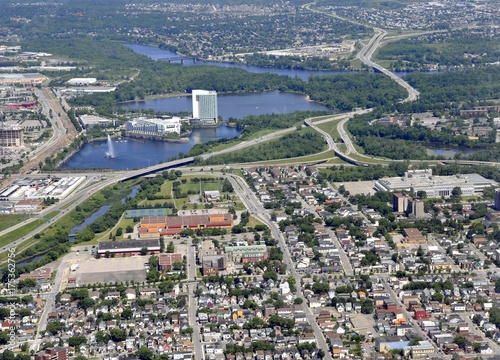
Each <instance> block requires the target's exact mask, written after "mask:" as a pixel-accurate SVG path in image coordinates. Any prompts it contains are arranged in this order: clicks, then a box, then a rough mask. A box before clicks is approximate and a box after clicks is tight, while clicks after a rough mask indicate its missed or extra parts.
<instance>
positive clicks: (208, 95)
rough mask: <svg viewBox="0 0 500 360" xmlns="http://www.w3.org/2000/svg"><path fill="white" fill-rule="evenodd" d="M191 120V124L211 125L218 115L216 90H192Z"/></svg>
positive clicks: (215, 121) (214, 122)
mask: <svg viewBox="0 0 500 360" xmlns="http://www.w3.org/2000/svg"><path fill="white" fill-rule="evenodd" d="M191 94H192V102H193V120H192V121H191V124H192V125H212V124H216V123H217V118H218V117H219V113H218V105H217V92H215V91H209V90H193V91H192V93H191Z"/></svg>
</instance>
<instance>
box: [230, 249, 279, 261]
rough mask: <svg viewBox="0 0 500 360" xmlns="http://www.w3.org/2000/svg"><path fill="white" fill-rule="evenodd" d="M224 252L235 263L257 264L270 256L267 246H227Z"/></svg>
mask: <svg viewBox="0 0 500 360" xmlns="http://www.w3.org/2000/svg"><path fill="white" fill-rule="evenodd" d="M224 251H225V252H226V254H227V256H228V257H229V258H230V259H231V260H233V261H234V262H235V263H255V262H257V261H263V260H267V258H268V256H269V255H268V254H267V246H266V245H245V246H225V247H224Z"/></svg>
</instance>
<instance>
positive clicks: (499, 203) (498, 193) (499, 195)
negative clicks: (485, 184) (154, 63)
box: [495, 189, 500, 210]
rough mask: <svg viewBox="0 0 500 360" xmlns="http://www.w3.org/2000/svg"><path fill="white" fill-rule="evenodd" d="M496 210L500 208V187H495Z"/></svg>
mask: <svg viewBox="0 0 500 360" xmlns="http://www.w3.org/2000/svg"><path fill="white" fill-rule="evenodd" d="M495 210H500V189H495Z"/></svg>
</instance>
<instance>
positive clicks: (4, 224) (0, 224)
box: [0, 214, 30, 231]
mask: <svg viewBox="0 0 500 360" xmlns="http://www.w3.org/2000/svg"><path fill="white" fill-rule="evenodd" d="M29 217H30V215H29V214H2V215H0V231H3V230H5V229H8V228H10V227H11V226H14V225H16V224H19V223H20V222H23V221H24V220H26V219H28V218H29Z"/></svg>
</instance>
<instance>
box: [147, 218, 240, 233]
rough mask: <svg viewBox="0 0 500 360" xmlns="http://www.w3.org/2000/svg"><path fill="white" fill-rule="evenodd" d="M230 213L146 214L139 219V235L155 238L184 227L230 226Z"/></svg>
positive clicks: (231, 222)
mask: <svg viewBox="0 0 500 360" xmlns="http://www.w3.org/2000/svg"><path fill="white" fill-rule="evenodd" d="M231 226H233V218H232V215H231V214H205V215H187V216H146V217H144V218H143V219H142V221H141V226H140V229H139V237H140V238H142V239H144V238H146V239H155V238H159V237H160V236H169V235H179V234H180V233H181V232H182V230H186V229H206V228H214V227H231Z"/></svg>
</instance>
